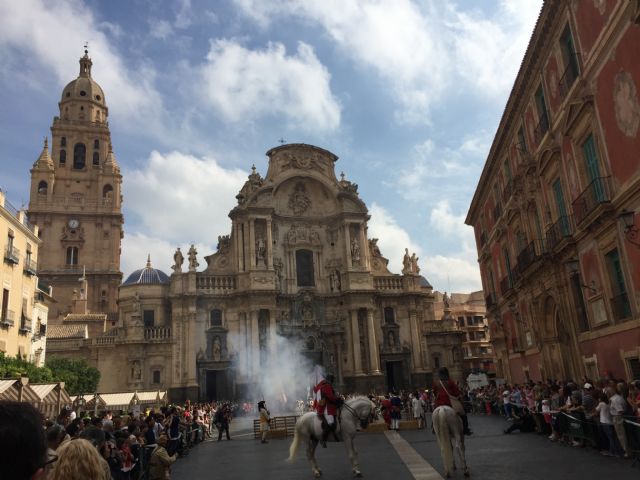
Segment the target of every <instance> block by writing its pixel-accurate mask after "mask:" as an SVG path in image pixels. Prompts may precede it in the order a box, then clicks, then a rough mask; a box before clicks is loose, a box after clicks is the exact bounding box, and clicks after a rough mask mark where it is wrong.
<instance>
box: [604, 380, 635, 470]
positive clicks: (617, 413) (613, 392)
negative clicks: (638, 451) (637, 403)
mask: <svg viewBox="0 0 640 480" xmlns="http://www.w3.org/2000/svg"><path fill="white" fill-rule="evenodd" d="M608 388H609V410H610V413H611V420H612V423H613V428H614V430H615V432H616V436H617V437H618V441H619V442H620V446H621V447H622V450H623V452H624V453H623V456H624V458H629V448H628V446H627V435H626V433H625V431H624V416H625V415H626V414H628V413H630V412H629V405H628V404H627V401H626V400H625V397H626V396H627V395H626V394H627V392H626V386H625V384H624V383H618V384H617V385H615V384H612V385H610V386H609V387H608ZM621 393H622V395H621Z"/></svg>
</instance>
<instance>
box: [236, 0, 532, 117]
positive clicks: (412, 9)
mask: <svg viewBox="0 0 640 480" xmlns="http://www.w3.org/2000/svg"><path fill="white" fill-rule="evenodd" d="M235 2H236V4H237V5H238V6H239V7H240V8H241V10H242V11H243V12H244V13H245V14H246V15H247V16H249V17H251V18H253V19H254V20H255V21H256V22H257V23H258V24H260V25H261V26H263V27H264V28H266V27H267V26H269V25H270V22H271V21H272V20H275V19H277V20H278V21H281V20H282V18H283V17H284V16H295V17H299V18H302V19H303V20H304V21H311V22H315V23H317V24H319V25H320V26H321V27H323V28H324V29H325V31H326V32H327V34H328V35H329V36H330V37H331V38H332V40H333V41H334V42H335V43H336V44H337V45H338V46H339V47H340V48H341V50H342V51H344V52H345V53H346V54H347V55H349V56H351V57H352V58H353V59H354V60H355V61H357V62H359V63H360V64H361V65H363V66H366V67H368V68H372V69H373V70H374V71H375V72H376V73H377V74H378V75H379V76H380V77H381V78H383V79H385V80H386V81H387V82H388V83H389V84H390V85H391V92H392V93H393V94H394V96H395V98H396V100H397V101H398V103H399V105H400V109H399V111H398V112H397V113H396V115H397V117H398V118H399V119H401V120H407V121H411V122H416V121H418V122H420V121H428V120H429V118H428V112H429V107H430V106H431V105H432V104H434V103H436V102H438V101H440V99H445V98H447V96H446V95H443V92H445V91H446V90H448V89H458V90H460V89H467V90H472V91H475V93H476V94H478V95H482V96H483V97H488V98H489V99H491V98H495V97H496V96H500V95H504V94H506V92H507V91H508V89H509V88H510V86H511V83H512V82H513V79H514V78H515V73H516V72H517V69H518V66H519V64H520V60H521V58H522V54H523V53H524V50H525V47H526V44H527V41H528V38H529V36H530V34H531V31H532V29H533V25H534V23H535V19H536V18H537V13H538V12H539V10H540V4H541V2H540V1H539V0H535V1H528V2H522V1H520V0H519V1H515V0H503V1H502V2H501V3H500V7H499V8H498V9H496V10H495V12H494V13H493V15H492V16H487V15H486V14H484V13H482V12H480V11H476V10H474V11H473V12H471V13H465V12H462V11H460V10H459V9H458V8H459V7H456V6H454V5H452V4H449V3H448V2H441V1H429V2H426V4H422V3H421V4H418V3H417V2H413V1H411V0H376V1H371V0H349V1H347V0H288V1H282V2H263V1H261V0H235ZM523 4H524V5H523Z"/></svg>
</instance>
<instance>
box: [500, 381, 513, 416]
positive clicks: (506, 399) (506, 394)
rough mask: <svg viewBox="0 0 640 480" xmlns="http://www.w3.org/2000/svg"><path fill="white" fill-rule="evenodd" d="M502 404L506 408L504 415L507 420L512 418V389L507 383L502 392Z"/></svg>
mask: <svg viewBox="0 0 640 480" xmlns="http://www.w3.org/2000/svg"><path fill="white" fill-rule="evenodd" d="M502 406H503V408H504V415H505V417H507V420H508V419H510V418H511V390H509V386H508V385H505V389H504V391H503V392H502Z"/></svg>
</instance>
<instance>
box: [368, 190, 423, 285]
mask: <svg viewBox="0 0 640 480" xmlns="http://www.w3.org/2000/svg"><path fill="white" fill-rule="evenodd" d="M369 213H370V214H371V220H369V225H368V226H369V238H377V239H378V246H379V247H380V251H381V252H382V255H383V256H384V257H386V258H388V259H389V270H390V271H391V272H393V273H400V272H401V271H402V259H403V257H404V249H405V248H408V249H409V252H410V253H413V252H416V254H417V255H418V256H420V255H421V249H420V246H419V245H418V244H417V243H415V242H414V241H412V240H411V237H410V236H409V233H408V232H407V231H406V230H405V229H404V228H402V227H401V226H400V225H398V223H397V222H396V220H395V218H393V216H392V215H391V214H390V213H389V211H387V210H386V209H385V208H384V207H382V206H380V205H379V204H377V203H375V202H374V203H373V204H372V205H371V208H370V209H369Z"/></svg>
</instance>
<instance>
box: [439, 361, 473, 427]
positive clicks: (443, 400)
mask: <svg viewBox="0 0 640 480" xmlns="http://www.w3.org/2000/svg"><path fill="white" fill-rule="evenodd" d="M438 378H439V380H438V381H437V382H435V384H434V385H433V392H434V396H435V398H434V405H433V409H434V410H435V409H436V408H438V407H441V406H443V405H447V406H449V407H451V400H450V399H449V397H450V396H451V397H456V398H457V399H458V400H460V401H461V402H462V392H461V391H460V389H459V388H458V385H456V383H455V382H454V381H453V380H451V379H450V378H449V370H448V369H447V367H442V368H440V370H438ZM459 415H460V414H459ZM460 418H461V419H462V428H463V430H464V434H465V435H471V434H472V433H473V432H472V431H471V430H469V419H468V418H467V414H466V413H465V414H464V415H460Z"/></svg>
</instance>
